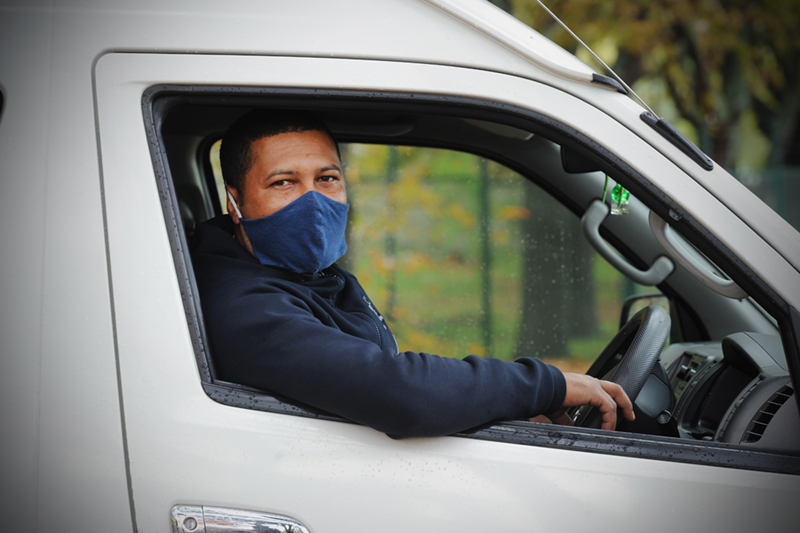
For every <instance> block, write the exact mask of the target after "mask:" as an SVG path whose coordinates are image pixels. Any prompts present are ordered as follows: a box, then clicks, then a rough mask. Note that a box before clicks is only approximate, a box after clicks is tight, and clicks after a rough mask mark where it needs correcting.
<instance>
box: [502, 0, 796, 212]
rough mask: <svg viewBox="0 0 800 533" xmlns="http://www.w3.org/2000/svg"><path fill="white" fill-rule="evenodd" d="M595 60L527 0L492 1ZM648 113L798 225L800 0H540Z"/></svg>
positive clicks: (591, 61)
mask: <svg viewBox="0 0 800 533" xmlns="http://www.w3.org/2000/svg"><path fill="white" fill-rule="evenodd" d="M493 3H494V4H495V5H497V6H498V7H501V8H502V9H504V10H506V11H508V12H510V13H511V14H513V15H514V16H515V17H517V18H518V19H520V20H521V21H523V22H525V23H526V24H528V25H529V26H531V27H533V28H534V29H536V30H537V31H538V32H540V33H542V34H543V35H545V36H547V37H548V38H550V39H551V40H553V41H554V42H556V43H557V44H559V45H561V46H562V47H564V48H565V49H567V50H569V51H571V52H574V53H576V55H578V57H580V58H581V59H582V60H584V61H585V62H586V63H588V64H590V65H592V66H593V67H594V68H595V70H597V71H598V72H600V73H604V72H603V71H604V69H603V68H602V66H601V65H599V64H598V63H597V62H596V60H595V59H594V58H593V57H591V55H590V54H589V53H588V52H586V51H585V50H583V49H582V48H581V47H579V45H578V43H576V42H575V40H574V39H573V38H572V37H571V36H570V35H569V34H568V33H567V32H566V31H565V30H563V29H562V28H561V26H559V25H558V24H557V23H556V22H555V21H554V20H553V19H552V18H551V17H550V16H549V15H548V14H547V13H546V12H545V11H544V9H542V7H541V6H540V5H539V4H538V2H537V1H536V0H493ZM545 5H547V7H548V8H550V9H551V10H552V11H553V12H554V13H555V14H556V15H557V16H558V17H559V18H561V20H562V21H564V22H565V23H566V24H567V25H568V26H569V27H570V28H571V29H572V30H573V31H574V32H575V33H576V34H577V35H578V36H579V37H580V38H581V39H582V40H583V41H584V42H585V43H586V44H588V45H589V46H590V47H592V49H593V50H594V51H595V52H596V53H597V54H598V55H599V56H600V57H601V58H602V59H603V61H605V62H606V63H607V64H608V65H609V66H611V67H612V68H613V69H614V70H615V71H616V72H617V74H619V75H620V76H621V77H622V78H623V79H624V80H625V82H626V83H627V84H628V85H630V86H631V87H632V88H633V89H634V90H635V91H636V92H637V93H638V94H639V95H640V96H641V97H642V98H643V99H644V100H645V101H646V102H647V103H648V105H650V106H651V107H652V108H653V109H654V111H655V112H656V113H658V114H659V115H660V116H663V117H664V118H666V119H667V120H669V121H670V122H672V123H673V124H674V125H675V126H676V127H677V128H678V129H680V130H681V131H682V132H683V133H684V134H685V135H686V136H687V137H689V138H690V139H691V140H692V141H694V142H695V144H697V145H698V146H699V147H700V148H701V149H702V150H703V151H704V152H705V153H706V154H708V155H709V156H711V158H712V159H714V160H715V161H717V162H718V163H719V164H721V165H722V166H723V167H725V168H726V169H727V170H729V171H730V172H732V173H733V174H734V175H735V176H736V177H737V178H739V179H740V180H741V181H742V182H743V183H744V184H745V185H746V186H748V187H749V188H750V189H751V190H753V191H754V192H755V193H756V194H757V195H758V196H759V197H761V198H762V200H764V201H765V202H766V203H767V204H769V205H770V206H771V207H772V208H773V209H775V210H776V211H777V212H778V213H779V214H780V215H781V216H783V217H784V218H785V219H786V220H787V221H789V223H791V224H793V225H794V226H795V227H796V228H800V209H798V204H799V203H800V127H799V126H800V38H798V37H797V35H796V34H795V32H796V31H797V29H798V28H800V2H798V1H797V0H767V1H762V0H615V1H613V2H610V1H608V0H546V1H545Z"/></svg>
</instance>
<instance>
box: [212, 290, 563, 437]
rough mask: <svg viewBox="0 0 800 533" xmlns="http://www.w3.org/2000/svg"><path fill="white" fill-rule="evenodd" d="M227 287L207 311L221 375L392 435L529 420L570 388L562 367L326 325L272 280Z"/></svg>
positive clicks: (548, 408)
mask: <svg viewBox="0 0 800 533" xmlns="http://www.w3.org/2000/svg"><path fill="white" fill-rule="evenodd" d="M228 294H229V296H227V297H223V298H222V299H223V300H227V301H223V302H219V303H218V304H217V305H214V306H210V307H211V308H210V309H208V310H207V311H206V318H207V321H210V322H212V323H213V326H211V329H213V334H212V347H213V349H214V352H215V354H216V356H217V357H216V360H217V361H218V363H217V367H218V368H221V369H222V370H223V372H224V373H225V376H224V377H225V379H227V380H230V381H233V382H236V383H241V384H243V385H248V386H252V387H256V388H259V389H263V390H267V391H270V392H273V393H276V394H280V395H283V396H286V397H288V398H292V399H294V400H297V401H299V402H302V403H305V404H308V405H310V406H312V407H315V408H318V409H322V410H325V411H328V412H331V413H334V414H337V415H339V416H342V417H344V418H347V419H350V420H353V421H355V422H358V423H361V424H364V425H367V426H370V427H372V428H375V429H377V430H379V431H382V432H384V433H387V434H389V435H390V436H392V437H395V438H403V437H426V436H439V435H448V434H452V433H456V432H459V431H464V430H467V429H471V428H474V427H477V426H481V425H484V424H487V423H490V422H493V421H500V420H514V419H523V418H529V417H532V416H536V415H539V414H543V413H548V412H551V411H554V410H556V409H557V408H559V407H560V406H561V404H562V403H563V400H564V396H565V394H566V382H565V380H564V376H563V374H561V372H560V371H559V370H558V369H557V368H555V367H552V366H549V365H546V364H544V363H542V362H541V361H539V360H535V359H520V360H518V361H514V362H508V361H501V360H498V359H489V358H481V357H477V356H474V355H471V356H469V357H467V358H465V359H463V360H459V359H452V358H448V357H440V356H437V355H431V354H426V353H416V352H401V353H393V352H392V351H390V350H381V349H380V348H379V347H378V346H377V345H376V344H375V343H373V342H370V341H367V340H364V339H361V338H358V337H354V336H352V335H349V334H346V333H343V332H342V331H340V330H338V329H336V328H334V327H331V326H330V325H326V324H323V323H322V322H321V321H320V320H319V319H318V318H317V317H316V316H315V310H314V309H313V305H314V304H313V302H308V301H306V300H303V299H302V298H300V297H298V296H296V295H292V294H290V293H287V292H284V291H282V290H279V289H277V288H275V287H271V286H269V285H262V286H259V284H256V286H253V287H248V288H247V289H245V290H242V291H231V292H229V293H228ZM204 307H205V306H204Z"/></svg>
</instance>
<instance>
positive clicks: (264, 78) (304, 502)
mask: <svg viewBox="0 0 800 533" xmlns="http://www.w3.org/2000/svg"><path fill="white" fill-rule="evenodd" d="M95 75H96V91H97V94H96V98H97V113H98V117H97V120H98V126H99V139H100V145H101V149H102V167H103V186H104V190H105V197H104V201H105V211H106V213H107V216H106V220H105V223H106V230H107V232H108V241H109V254H110V269H111V277H112V289H113V302H114V312H115V326H116V331H117V337H118V351H119V361H120V363H119V364H120V373H121V387H122V392H121V396H122V399H123V403H124V414H125V434H126V437H127V448H128V452H129V457H130V463H129V470H130V472H129V475H130V482H131V489H132V493H133V501H134V507H135V513H136V523H137V524H138V528H139V529H140V530H141V531H158V530H165V529H166V528H167V520H169V518H170V517H171V516H172V517H173V520H174V527H175V528H182V529H180V530H183V531H192V530H194V529H193V528H196V527H197V525H202V524H204V523H205V521H206V520H208V521H209V522H208V523H209V524H210V523H214V524H216V526H215V529H214V530H215V531H222V530H225V527H223V526H221V525H220V524H222V523H223V522H225V521H226V520H227V521H228V522H232V521H244V522H248V521H251V520H252V521H264V523H271V522H269V521H270V520H273V521H276V522H274V523H280V524H289V525H292V527H296V528H299V530H301V531H302V528H307V529H308V530H309V531H337V530H343V529H348V530H355V531H407V530H410V529H415V530H416V529H420V528H423V529H431V530H466V531H472V530H482V529H486V530H489V529H504V530H515V531H529V530H550V529H554V530H556V529H558V530H578V529H580V528H589V527H592V528H593V529H596V528H597V527H598V526H599V527H600V529H610V528H611V527H614V528H615V530H619V529H620V528H621V529H623V530H624V529H628V530H631V531H633V530H639V529H641V527H642V524H647V526H646V527H648V528H650V529H653V530H662V531H668V530H669V531H671V530H673V529H674V528H675V527H676V526H677V525H678V524H679V523H681V522H682V520H678V519H675V520H672V519H670V520H665V519H664V509H670V510H672V511H671V512H670V516H671V517H672V516H675V515H678V514H681V513H683V512H688V513H689V515H690V516H691V518H690V519H691V523H692V527H693V528H694V529H712V530H718V529H720V523H724V524H727V525H728V526H730V527H732V528H734V529H744V528H745V527H749V528H755V527H758V528H759V529H763V527H764V520H770V519H773V520H776V522H775V525H780V524H782V523H783V520H785V519H786V517H787V514H788V513H789V511H787V509H788V508H787V507H786V504H787V503H788V502H789V498H791V499H795V498H796V497H797V496H798V495H800V490H799V489H798V486H797V482H796V477H795V476H791V475H782V474H778V473H774V472H762V471H759V469H758V468H749V469H737V468H726V467H722V466H719V465H717V464H716V463H713V462H711V463H704V462H703V461H704V459H700V456H702V455H703V454H704V450H703V449H702V446H699V447H698V448H697V451H696V453H695V455H692V458H691V460H686V461H677V462H676V461H670V460H668V457H667V455H669V453H667V454H661V456H660V457H657V455H658V453H660V452H652V453H650V454H649V455H648V454H643V455H637V454H636V453H635V452H630V450H629V448H630V447H633V448H636V446H639V445H641V444H642V443H643V442H649V443H650V444H648V445H649V446H651V448H653V449H655V448H656V447H658V446H666V449H668V450H671V451H672V452H676V451H677V450H678V448H680V449H683V448H684V447H683V446H682V445H678V444H674V443H673V444H669V443H667V444H664V443H663V442H661V441H659V440H658V439H655V440H653V439H651V440H650V441H644V440H637V438H638V437H632V436H630V435H628V436H624V437H619V438H620V439H621V440H618V441H616V444H615V445H606V446H605V447H604V448H603V450H602V451H601V453H597V451H596V450H592V446H593V444H592V443H596V442H599V441H598V440H597V439H599V438H600V437H598V434H597V432H594V433H593V432H592V431H591V430H583V431H582V432H581V431H578V432H576V433H574V434H572V433H569V432H565V433H560V435H561V437H558V438H557V437H554V433H553V432H552V431H551V430H550V429H541V430H540V429H536V427H534V429H533V430H524V431H532V433H531V435H534V437H532V438H531V439H530V440H529V441H527V442H525V443H520V442H518V440H516V439H515V438H514V433H515V431H523V430H521V429H520V430H514V429H508V428H506V429H501V430H498V431H496V432H495V433H493V438H483V437H481V436H480V435H477V436H471V437H470V436H452V437H442V438H427V439H408V440H399V441H398V440H392V439H390V438H389V437H387V436H386V435H384V434H381V433H379V432H377V431H374V430H372V429H370V428H367V427H363V426H359V425H356V424H352V423H348V422H345V421H340V420H335V419H328V418H325V417H322V418H313V417H306V416H296V415H293V414H291V413H290V412H271V411H262V410H258V409H257V408H244V407H240V406H237V405H234V404H231V403H226V402H225V400H224V398H222V397H218V398H216V399H212V398H211V397H210V396H209V394H208V393H207V390H208V389H207V388H204V383H203V379H204V378H203V373H204V370H203V369H202V368H200V367H198V364H197V357H196V355H197V350H198V349H200V348H199V347H198V342H200V341H199V340H198V337H197V336H196V334H195V329H196V328H195V325H194V324H190V323H189V322H188V321H187V313H186V305H187V304H186V301H187V298H191V297H192V295H191V294H187V287H188V288H189V291H188V292H189V293H191V287H190V285H187V284H186V280H185V279H183V278H182V277H183V274H182V272H186V268H187V266H186V265H185V264H184V265H183V266H181V261H185V259H184V258H185V257H186V255H185V250H183V249H181V247H182V246H183V242H184V241H180V239H178V240H177V241H176V240H175V239H174V235H176V233H175V232H177V231H179V229H182V223H181V220H180V217H179V215H178V209H176V208H175V205H176V202H175V199H174V198H169V197H168V194H165V193H164V191H163V190H162V189H160V188H159V185H158V180H159V179H161V178H162V177H163V176H168V175H169V173H168V170H167V169H165V168H164V162H163V160H161V159H160V158H159V156H158V154H157V153H158V150H157V149H151V148H152V146H151V145H150V143H149V140H148V139H149V137H148V133H149V130H148V128H150V127H151V126H152V125H151V124H147V123H146V121H145V119H144V118H143V111H142V110H143V106H145V107H146V106H147V105H148V101H147V100H143V95H145V93H146V92H147V91H148V90H150V91H151V92H152V91H153V90H158V87H161V86H163V87H169V90H170V91H173V92H174V91H180V87H186V88H187V91H191V90H197V89H198V88H208V89H213V88H215V87H225V88H226V89H225V90H226V91H229V92H235V91H236V88H248V87H249V88H252V87H263V88H269V89H275V90H278V89H280V88H294V89H329V90H331V91H334V90H341V89H352V90H367V89H368V90H369V91H371V92H372V94H375V93H377V92H393V93H409V94H420V95H424V94H427V95H430V94H435V95H438V96H439V97H440V98H446V97H447V96H448V95H454V96H458V97H470V98H476V99H481V100H483V101H489V102H495V103H497V105H498V106H500V105H501V104H500V103H503V105H505V104H506V103H511V104H513V105H515V106H519V107H520V108H525V109H530V110H533V111H536V112H538V113H544V114H547V115H550V116H554V117H556V119H557V120H558V121H560V122H562V123H564V124H568V125H570V126H571V127H574V128H576V129H578V130H580V131H582V132H584V133H585V134H586V135H588V136H590V137H592V138H594V139H597V140H598V142H600V141H601V140H603V139H605V140H608V139H618V140H619V141H620V142H618V143H616V144H614V150H615V153H616V155H617V156H618V157H620V158H622V159H624V160H626V161H627V162H628V163H629V164H630V165H633V166H635V167H637V168H640V169H646V168H647V167H648V165H651V164H652V162H653V160H654V159H658V160H659V161H661V162H662V163H663V164H662V165H661V166H660V167H659V177H658V179H659V180H660V181H658V184H659V186H660V187H663V189H662V190H663V191H664V194H667V195H669V194H674V193H676V191H680V192H681V193H682V194H683V193H685V192H686V191H691V194H683V196H682V198H688V200H687V201H688V202H689V203H690V204H691V205H694V206H695V207H697V210H698V211H702V210H703V209H705V210H708V209H711V210H714V209H716V208H715V207H714V206H716V205H718V202H716V200H714V199H713V198H711V197H710V195H708V193H707V192H705V191H703V190H702V189H701V188H700V187H699V186H698V185H697V183H696V182H694V181H693V180H691V179H688V177H687V176H686V174H685V173H684V172H682V171H681V169H680V168H678V167H677V166H675V165H673V164H671V163H669V161H668V160H666V159H665V158H664V156H663V155H661V154H660V153H658V152H657V151H655V150H654V149H653V148H652V147H651V146H650V145H648V144H646V143H645V142H643V141H642V140H641V139H639V138H638V137H636V136H635V135H633V134H631V132H630V131H629V130H627V129H626V128H625V127H623V126H622V125H620V124H619V123H617V122H615V121H612V120H609V119H608V117H607V116H606V115H604V114H603V113H601V112H600V111H598V110H597V109H595V108H592V107H591V106H589V105H588V104H586V103H585V102H583V101H581V100H579V99H578V98H575V97H573V96H570V95H568V94H566V93H563V92H561V91H558V90H556V89H553V88H551V87H547V86H544V85H542V84H538V83H534V82H532V81H530V80H525V79H521V78H517V77H513V76H507V75H502V74H496V73H491V72H485V71H478V70H474V69H462V68H457V67H447V66H437V65H423V64H405V63H391V62H380V61H362V60H339V59H314V58H303V57H243V56H222V55H216V56H205V55H180V54H139V53H129V54H107V55H105V56H103V57H101V58H100V59H99V60H98V61H97V63H96V67H95ZM153 88H155V89H153ZM151 111H152V110H148V109H145V114H144V116H145V117H146V116H148V113H151ZM150 139H151V141H150V142H152V137H150ZM154 154H156V155H155V156H154ZM693 195H694V196H693ZM692 202H696V203H695V204H692ZM691 205H690V207H691ZM709 205H710V206H711V208H709V207H708V206H709ZM165 213H166V214H165ZM722 216H725V215H724V214H723V215H722ZM165 221H166V222H165ZM770 250H771V249H769V248H768V247H766V246H765V247H764V250H763V251H764V253H765V254H769V253H771V252H770ZM250 407H253V406H250ZM537 432H539V433H537ZM536 435H539V436H540V437H541V438H540V439H539V440H538V441H537V437H536ZM593 439H595V440H593ZM604 442H605V443H606V444H608V442H610V441H608V440H606V441H604ZM576 443H577V444H578V445H577V446H576V445H575V444H576ZM580 443H583V445H581V444H580ZM587 443H588V444H587ZM654 443H656V444H654ZM670 446H673V447H674V448H670ZM663 449H664V448H662V450H663ZM706 455H708V454H706ZM712 455H713V454H712ZM754 502H757V506H756V507H757V508H758V509H759V511H758V512H757V513H756V512H753V511H752V510H751V508H750V507H749V506H752V505H753V503H754ZM678 510H681V511H680V512H679V511H678ZM687 510H688V511H687ZM723 512H724V513H725V515H722V514H721V513H723ZM249 513H256V514H255V515H254V514H249ZM795 516H796V515H795ZM225 517H228V518H225ZM231 517H233V518H231ZM612 524H613V526H612ZM231 528H232V529H231V530H235V529H233V526H231Z"/></svg>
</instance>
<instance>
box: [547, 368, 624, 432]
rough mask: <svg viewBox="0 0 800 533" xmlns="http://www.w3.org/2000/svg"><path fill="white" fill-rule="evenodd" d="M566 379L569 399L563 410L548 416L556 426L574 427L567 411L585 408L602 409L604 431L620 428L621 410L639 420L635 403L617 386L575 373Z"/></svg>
mask: <svg viewBox="0 0 800 533" xmlns="http://www.w3.org/2000/svg"><path fill="white" fill-rule="evenodd" d="M564 379H566V380H567V396H566V397H565V398H564V404H563V405H562V406H561V409H559V410H558V411H556V412H555V413H552V414H550V415H548V417H547V418H549V419H550V420H552V421H553V422H554V423H556V424H562V425H569V426H571V425H572V420H571V419H570V418H569V416H568V415H567V414H566V412H565V411H566V410H567V408H569V407H579V406H581V405H591V406H592V407H596V408H598V409H599V410H600V413H601V415H602V416H603V425H602V426H601V428H602V429H610V430H613V429H614V428H616V427H617V407H619V408H620V409H622V414H623V416H624V417H625V418H627V419H628V420H631V421H633V419H634V418H635V416H634V414H633V404H632V403H631V400H630V399H629V398H628V395H627V394H625V391H624V390H622V387H620V386H619V385H617V384H616V383H611V382H610V381H600V380H599V379H597V378H593V377H591V376H587V375H585V374H574V373H572V372H564ZM537 419H539V417H536V419H532V420H533V421H535V422H538V421H541V420H537Z"/></svg>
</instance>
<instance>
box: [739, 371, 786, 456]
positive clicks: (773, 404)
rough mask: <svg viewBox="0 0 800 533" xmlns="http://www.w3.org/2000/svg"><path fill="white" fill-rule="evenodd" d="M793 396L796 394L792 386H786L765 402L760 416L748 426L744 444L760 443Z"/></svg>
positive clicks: (757, 415) (759, 411)
mask: <svg viewBox="0 0 800 533" xmlns="http://www.w3.org/2000/svg"><path fill="white" fill-rule="evenodd" d="M792 394H794V389H792V387H791V385H785V386H784V387H782V388H781V389H780V390H778V392H776V393H775V394H773V395H772V397H770V399H769V400H767V401H766V402H764V405H762V406H761V409H759V410H758V414H756V416H755V417H753V420H752V421H751V422H750V425H749V426H747V431H745V436H744V439H743V442H758V441H759V440H760V439H761V437H762V436H763V435H764V431H766V429H767V426H768V425H769V423H770V421H771V420H772V417H773V416H775V413H777V412H778V409H780V408H781V406H782V405H783V404H784V403H786V400H788V399H789V398H791V397H792Z"/></svg>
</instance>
